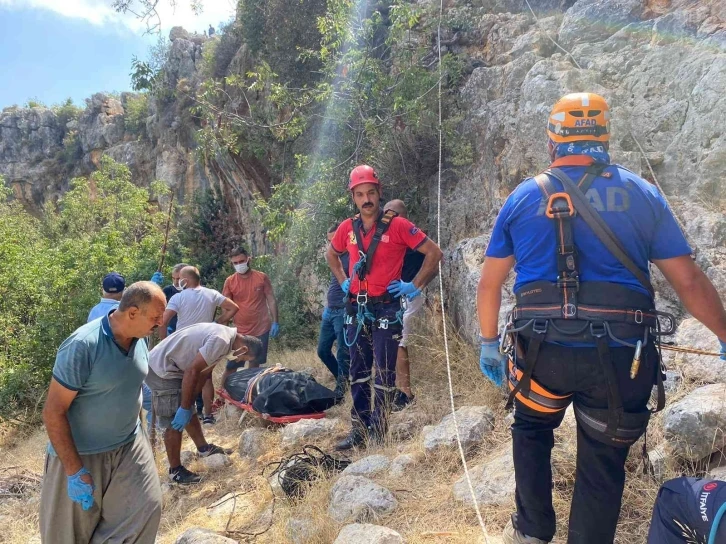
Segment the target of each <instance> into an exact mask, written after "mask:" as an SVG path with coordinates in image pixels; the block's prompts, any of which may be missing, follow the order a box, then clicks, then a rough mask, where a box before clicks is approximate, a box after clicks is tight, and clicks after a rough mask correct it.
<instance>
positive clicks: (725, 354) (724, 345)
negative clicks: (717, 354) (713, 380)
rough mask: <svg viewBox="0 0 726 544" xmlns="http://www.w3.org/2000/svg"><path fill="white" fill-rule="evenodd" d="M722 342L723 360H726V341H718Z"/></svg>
mask: <svg viewBox="0 0 726 544" xmlns="http://www.w3.org/2000/svg"><path fill="white" fill-rule="evenodd" d="M718 343H719V344H721V360H722V361H726V342H722V341H721V340H719V341H718Z"/></svg>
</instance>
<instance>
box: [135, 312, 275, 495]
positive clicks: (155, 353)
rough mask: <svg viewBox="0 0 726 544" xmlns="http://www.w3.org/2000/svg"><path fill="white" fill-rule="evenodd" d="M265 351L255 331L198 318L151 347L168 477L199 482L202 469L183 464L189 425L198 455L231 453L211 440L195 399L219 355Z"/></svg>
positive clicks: (151, 382) (242, 357) (249, 356)
mask: <svg viewBox="0 0 726 544" xmlns="http://www.w3.org/2000/svg"><path fill="white" fill-rule="evenodd" d="M261 351H262V342H260V340H258V339H257V338H255V337H254V336H246V335H242V334H238V333H237V329H236V328H234V327H225V326H224V325H219V324H217V323H198V324H196V325H191V326H189V327H185V328H183V329H179V330H178V331H176V332H175V333H174V334H172V335H171V336H169V337H168V338H167V339H166V340H164V341H163V342H161V343H160V344H158V345H157V346H156V347H155V348H154V349H153V350H151V354H150V359H149V375H148V376H147V378H146V384H147V385H148V386H149V387H150V388H151V391H152V403H153V406H154V413H155V414H156V417H157V424H158V425H159V427H161V428H162V429H165V431H164V445H165V447H166V455H167V457H168V459H169V478H170V479H171V481H172V482H175V483H178V484H196V483H199V482H200V481H201V478H200V476H199V475H197V474H194V473H193V472H190V471H189V470H187V469H186V468H185V467H184V466H182V464H181V459H180V454H181V442H182V431H183V430H186V431H187V433H189V437H190V438H191V439H192V440H193V441H194V444H195V445H196V446H197V451H198V452H199V455H201V456H203V457H205V456H207V455H213V454H215V453H227V452H226V451H225V450H223V449H222V448H220V447H219V446H216V445H214V444H209V443H207V441H206V439H205V438H204V433H203V432H202V426H201V424H200V423H199V419H197V418H196V417H192V404H193V402H194V399H195V398H196V396H197V394H199V391H200V390H201V388H202V387H203V386H204V384H205V383H211V377H212V370H213V368H214V366H215V365H216V364H217V363H219V362H221V361H225V362H226V361H234V362H244V361H251V360H253V359H254V358H255V357H257V356H258V355H259V353H260V352H261Z"/></svg>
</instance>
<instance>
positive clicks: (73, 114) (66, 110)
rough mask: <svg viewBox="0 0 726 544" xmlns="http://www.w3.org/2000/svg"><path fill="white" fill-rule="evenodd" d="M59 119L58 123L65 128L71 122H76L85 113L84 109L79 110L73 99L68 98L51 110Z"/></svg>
mask: <svg viewBox="0 0 726 544" xmlns="http://www.w3.org/2000/svg"><path fill="white" fill-rule="evenodd" d="M51 109H52V110H53V112H54V113H55V115H56V117H57V118H58V123H59V124H60V125H61V126H62V127H64V128H65V126H66V124H67V123H68V122H69V121H75V120H77V119H78V118H79V117H80V116H81V113H82V112H83V108H79V107H78V106H76V105H75V104H74V103H73V99H72V98H66V100H65V101H64V102H62V103H61V104H56V105H55V106H53V107H52V108H51Z"/></svg>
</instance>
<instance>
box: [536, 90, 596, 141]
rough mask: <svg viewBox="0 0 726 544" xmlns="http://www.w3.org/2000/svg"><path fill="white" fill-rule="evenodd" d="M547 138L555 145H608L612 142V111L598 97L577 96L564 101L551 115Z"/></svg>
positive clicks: (563, 98) (556, 105) (558, 103)
mask: <svg viewBox="0 0 726 544" xmlns="http://www.w3.org/2000/svg"><path fill="white" fill-rule="evenodd" d="M547 135H548V136H549V137H550V140H552V141H553V142H555V143H558V144H559V143H564V142H578V141H583V140H586V141H590V142H607V141H608V140H610V108H609V107H608V103H607V102H605V99H604V98H603V97H602V96H600V95H599V94H595V93H573V94H568V95H565V96H563V97H562V98H560V99H559V100H558V101H557V103H556V104H555V105H554V107H553V108H552V112H550V117H549V120H548V121H547Z"/></svg>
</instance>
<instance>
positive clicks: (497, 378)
mask: <svg viewBox="0 0 726 544" xmlns="http://www.w3.org/2000/svg"><path fill="white" fill-rule="evenodd" d="M506 365H507V356H506V355H504V354H502V353H499V338H494V339H483V338H482V341H481V354H480V355H479V368H480V369H481V373H482V374H484V377H486V378H488V379H489V381H491V382H492V383H493V384H494V385H496V386H501V385H502V382H503V381H504V369H505V368H506Z"/></svg>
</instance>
